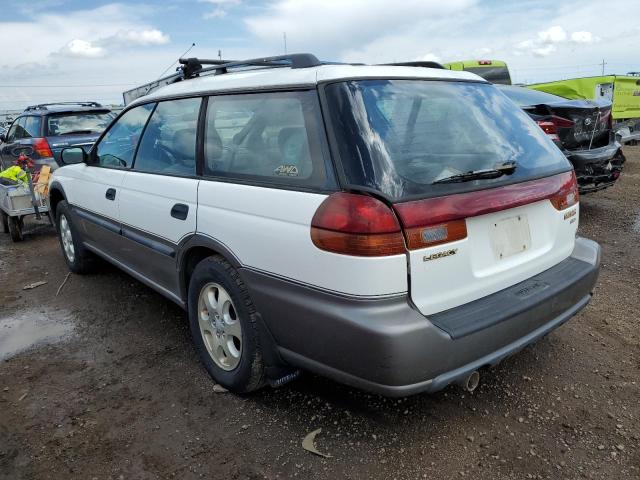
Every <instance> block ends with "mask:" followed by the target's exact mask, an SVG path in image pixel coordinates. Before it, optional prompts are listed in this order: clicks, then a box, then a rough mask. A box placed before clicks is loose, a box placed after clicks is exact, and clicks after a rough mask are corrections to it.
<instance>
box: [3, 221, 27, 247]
mask: <svg viewBox="0 0 640 480" xmlns="http://www.w3.org/2000/svg"><path fill="white" fill-rule="evenodd" d="M7 224H8V225H7V227H8V230H9V235H10V236H11V240H13V241H14V242H21V241H22V240H24V235H23V234H22V220H21V219H20V218H19V217H9V218H8V220H7Z"/></svg>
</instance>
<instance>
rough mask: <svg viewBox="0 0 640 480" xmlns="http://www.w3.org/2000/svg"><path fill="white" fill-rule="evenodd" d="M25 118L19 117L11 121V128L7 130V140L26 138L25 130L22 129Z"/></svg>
mask: <svg viewBox="0 0 640 480" xmlns="http://www.w3.org/2000/svg"><path fill="white" fill-rule="evenodd" d="M25 120H26V117H20V118H18V119H17V120H16V121H15V122H13V125H11V129H10V130H9V139H8V141H9V142H15V141H16V140H21V139H23V138H27V132H25V130H24V122H25Z"/></svg>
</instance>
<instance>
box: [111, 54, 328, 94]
mask: <svg viewBox="0 0 640 480" xmlns="http://www.w3.org/2000/svg"><path fill="white" fill-rule="evenodd" d="M178 62H179V63H180V66H179V67H178V68H177V69H176V70H177V72H176V73H174V74H172V75H168V76H166V77H162V78H159V79H158V80H154V81H152V82H149V83H145V84H144V85H140V86H139V87H136V88H132V89H131V90H127V91H126V92H123V93H122V97H123V99H124V104H125V105H128V104H129V103H131V102H133V101H134V100H136V99H137V98H140V97H144V96H145V95H147V94H149V93H151V92H153V91H154V90H157V89H158V88H160V87H164V86H166V85H171V84H172V83H175V82H179V81H181V80H188V79H190V78H195V77H197V76H199V75H201V74H213V75H220V74H222V73H228V72H229V70H230V69H235V68H245V67H290V68H308V67H317V66H319V65H323V63H322V62H321V61H320V60H318V59H317V58H316V56H315V55H312V54H310V53H292V54H290V55H279V56H276V57H263V58H253V59H249V60H218V59H216V60H212V59H207V58H195V57H190V58H180V59H179V60H178Z"/></svg>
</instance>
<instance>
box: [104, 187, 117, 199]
mask: <svg viewBox="0 0 640 480" xmlns="http://www.w3.org/2000/svg"><path fill="white" fill-rule="evenodd" d="M104 196H105V198H106V199H107V200H115V199H116V189H115V188H108V189H107V193H105V194H104Z"/></svg>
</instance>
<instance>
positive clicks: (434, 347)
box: [241, 238, 600, 396]
mask: <svg viewBox="0 0 640 480" xmlns="http://www.w3.org/2000/svg"><path fill="white" fill-rule="evenodd" d="M599 264H600V247H599V246H598V244H597V243H595V242H593V241H590V240H586V239H582V238H578V239H576V246H575V249H574V251H573V253H572V255H571V256H570V257H569V258H567V259H566V260H564V261H563V262H561V263H559V264H558V265H556V266H554V267H553V268H551V269H549V270H547V271H545V272H542V273H541V274H539V275H536V276H535V277H532V278H530V279H528V280H526V281H524V282H522V283H520V284H517V285H514V286H512V287H510V288H507V289H505V290H502V291H500V292H497V293H495V294H493V295H489V296H487V297H484V298H482V299H479V300H476V301H474V302H471V303H469V304H466V305H463V306H460V307H457V308H454V309H451V310H448V311H446V312H442V313H439V314H436V315H432V316H429V317H425V316H424V315H422V314H421V313H420V312H418V311H417V310H416V309H415V308H413V307H412V306H411V305H410V301H409V299H408V297H407V296H399V297H394V298H384V299H370V298H368V299H354V298H346V297H342V296H339V295H335V294H332V293H327V292H324V291H318V290H315V289H312V288H309V287H307V286H303V285H299V284H295V283H293V282H291V281H288V280H283V279H280V278H275V277H272V276H269V275H265V274H263V273H259V272H256V271H253V270H250V269H241V274H242V276H243V278H244V279H245V282H246V283H247V285H248V287H249V290H250V293H251V295H252V298H253V300H254V303H255V304H256V307H257V309H258V311H259V312H260V314H261V315H262V318H263V319H264V321H265V324H266V326H267V327H268V329H269V330H270V332H271V335H272V336H273V338H274V340H275V342H276V344H277V345H278V351H279V353H280V355H281V357H282V358H283V359H284V360H285V361H286V362H288V363H289V364H291V365H293V366H296V367H301V368H304V369H307V370H310V371H314V372H316V373H319V374H321V375H324V376H327V377H330V378H333V379H335V380H338V381H340V382H343V383H346V384H349V385H353V386H356V387H359V388H362V389H364V390H369V391H372V392H376V393H379V394H382V395H387V396H406V395H411V394H415V393H418V392H425V391H426V392H435V391H438V390H440V389H442V388H444V387H446V386H447V385H449V384H450V383H454V382H457V381H460V380H462V379H464V378H466V377H467V376H468V375H469V374H470V373H471V372H473V371H475V370H477V369H478V368H480V367H484V366H491V365H495V364H497V363H499V362H500V361H501V360H503V359H504V358H505V357H507V356H509V355H512V354H514V353H516V352H517V351H519V350H521V349H522V348H523V347H525V346H526V345H528V344H530V343H532V342H535V341H536V340H538V339H539V338H541V337H543V336H544V335H546V334H548V333H549V332H551V331H552V330H554V329H555V328H557V327H559V326H560V325H562V324H563V323H565V322H566V321H567V320H569V319H570V318H571V317H572V316H574V315H575V314H576V313H577V312H579V311H580V310H581V309H582V308H583V307H584V306H586V305H587V303H588V302H589V300H590V299H591V292H592V290H593V287H594V285H595V282H596V279H597V276H598V270H599Z"/></svg>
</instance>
